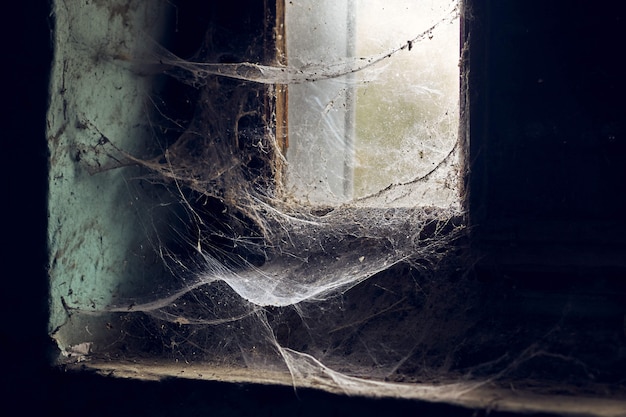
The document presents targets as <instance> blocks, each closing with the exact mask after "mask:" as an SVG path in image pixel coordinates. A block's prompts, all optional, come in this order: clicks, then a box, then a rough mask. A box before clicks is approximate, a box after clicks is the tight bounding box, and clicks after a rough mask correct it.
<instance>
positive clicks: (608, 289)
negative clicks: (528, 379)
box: [0, 0, 626, 416]
mask: <svg viewBox="0 0 626 417" xmlns="http://www.w3.org/2000/svg"><path fill="white" fill-rule="evenodd" d="M238 1H241V3H242V5H241V7H245V2H246V1H245V0H238ZM232 3H234V2H232ZM467 3H468V6H469V10H470V11H471V13H470V16H469V17H468V20H467V22H466V28H467V30H469V33H470V68H471V71H470V80H469V81H470V97H469V99H470V111H471V117H470V139H471V143H470V155H469V164H468V166H469V168H470V175H469V177H468V186H469V191H470V194H469V209H470V219H471V224H472V231H473V232H472V233H473V235H472V248H473V251H474V254H475V255H476V257H477V263H476V266H475V267H474V269H473V271H471V273H469V274H468V275H467V276H468V278H467V279H472V280H474V281H475V282H476V283H477V284H476V285H482V286H484V287H485V288H488V289H492V288H495V287H506V288H509V289H510V290H511V291H514V292H513V293H514V294H516V296H515V298H514V302H511V303H508V302H503V303H502V304H501V308H502V309H503V310H502V315H503V316H504V315H506V317H507V320H511V322H519V323H527V322H528V321H529V320H530V321H531V322H532V321H533V320H537V319H538V318H537V317H546V316H555V317H557V316H558V315H559V314H561V311H562V310H561V307H562V302H563V301H562V300H563V299H567V300H568V303H569V305H570V306H573V307H572V308H574V309H575V310H576V311H577V314H578V317H580V318H581V323H582V322H583V321H584V323H586V324H585V326H586V327H585V331H584V332H583V331H581V332H580V333H577V332H576V328H572V331H571V340H570V341H569V342H568V343H571V346H580V345H582V344H584V345H585V346H586V347H587V350H588V352H587V354H588V355H591V356H593V355H595V356H596V358H597V362H598V364H599V365H598V366H601V365H602V363H606V364H611V367H612V368H613V370H614V375H617V376H614V380H613V383H614V384H621V385H624V384H625V381H624V379H621V380H620V379H619V377H618V375H624V372H623V371H624V370H625V369H626V347H625V345H626V322H625V321H626V278H625V277H626V238H625V236H626V235H625V233H624V232H625V231H626V221H625V218H624V213H626V196H625V194H626V193H625V191H626V187H625V182H624V181H625V178H626V175H625V174H626V131H625V130H626V126H625V123H626V101H625V100H624V93H626V91H625V90H626V79H625V78H624V76H623V67H622V66H621V65H620V61H621V56H622V55H623V30H624V26H625V25H624V14H623V12H622V11H621V7H620V6H621V2H619V1H594V2H590V1H586V0H569V1H564V0H559V1H557V0H554V1H539V0H485V1H481V0H472V1H470V0H468V1H467ZM11 7H13V9H9V13H8V14H7V16H8V17H9V18H10V20H11V21H13V22H16V24H15V25H14V26H10V25H5V26H4V27H3V31H5V36H4V39H5V40H6V42H5V47H6V48H8V51H6V55H5V57H6V59H5V61H4V62H5V64H4V69H5V70H8V74H9V78H8V80H7V81H8V83H7V84H8V85H9V91H8V92H5V94H4V97H5V113H4V114H5V115H7V116H8V117H3V119H6V120H5V122H4V123H3V125H4V128H5V134H4V135H3V137H2V152H3V155H4V161H5V163H3V164H2V169H3V175H2V178H3V181H4V182H3V184H4V187H3V188H4V198H3V202H4V204H3V205H4V207H5V208H8V213H7V212H6V211H5V213H7V214H5V222H6V225H5V233H4V239H3V241H4V243H3V249H4V250H3V251H2V252H3V259H4V260H5V269H4V273H3V282H4V285H5V286H4V288H3V291H2V294H3V299H4V300H3V303H2V307H3V309H4V310H5V311H4V314H3V316H4V323H3V325H2V328H1V329H0V345H1V346H2V348H3V350H5V354H4V355H3V357H4V364H3V366H4V370H3V371H2V372H0V374H1V375H2V380H3V387H4V390H3V394H4V398H6V401H7V403H8V404H15V405H16V406H17V407H19V408H18V410H20V411H22V412H27V411H30V409H31V408H33V409H34V408H35V407H37V408H41V407H43V408H45V410H46V412H47V413H49V414H51V415H112V414H115V415H133V416H140V415H152V416H154V415H166V414H177V415H183V414H198V413H201V412H202V413H204V414H209V413H210V414H211V415H267V416H269V415H344V414H346V415H347V414H350V415H357V414H360V415H382V414H390V411H391V412H394V414H396V415H409V414H415V413H416V412H420V411H421V412H424V413H426V414H429V413H430V414H433V415H434V414H437V415H451V413H455V414H459V415H461V414H462V415H472V413H473V412H474V410H466V409H462V408H458V407H448V406H443V405H429V404H423V403H418V402H412V401H392V400H384V401H381V400H378V401H376V400H367V399H359V398H344V397H337V396H333V395H329V394H324V393H318V392H311V391H307V390H301V391H299V392H298V395H297V396H296V395H295V394H294V392H293V390H292V389H290V388H278V387H260V386H254V385H231V384H219V383H199V382H190V381H179V380H168V381H164V382H160V383H157V382H138V381H127V380H118V379H113V378H106V377H100V376H95V375H90V374H86V373H84V374H74V373H66V372H64V371H63V370H60V369H52V368H51V367H50V365H49V363H50V354H51V353H52V352H53V351H54V350H53V347H52V346H51V343H50V341H49V340H48V337H47V334H46V333H47V332H46V322H47V299H46V297H47V291H48V284H47V277H46V269H45V265H46V261H47V259H46V240H45V238H46V192H47V188H46V187H47V185H46V184H47V179H46V174H47V151H46V146H47V144H46V138H45V113H46V107H47V95H48V90H47V85H48V76H49V70H50V62H51V56H52V52H51V44H50V32H51V30H53V28H52V26H51V20H50V18H49V14H50V7H49V5H47V4H46V2H38V3H37V5H33V4H30V3H29V4H27V3H26V2H22V3H19V5H18V3H14V4H12V6H11ZM231 10H232V8H231ZM7 107H8V108H9V109H10V110H9V113H6V109H7ZM7 162H8V163H7ZM7 249H8V250H7ZM495 320H498V318H497V317H496V318H495ZM496 327H497V326H496ZM590 329H592V330H590ZM560 372H562V374H560V375H557V378H561V379H563V380H566V379H567V378H568V377H569V373H568V372H567V371H566V370H562V369H561V370H560ZM622 378H623V377H622ZM492 414H496V415H505V413H496V412H493V413H492Z"/></svg>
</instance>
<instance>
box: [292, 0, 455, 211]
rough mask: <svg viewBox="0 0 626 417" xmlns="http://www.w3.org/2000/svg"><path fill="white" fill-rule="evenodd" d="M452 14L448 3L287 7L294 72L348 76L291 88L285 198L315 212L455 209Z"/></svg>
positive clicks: (408, 0)
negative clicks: (318, 206)
mask: <svg viewBox="0 0 626 417" xmlns="http://www.w3.org/2000/svg"><path fill="white" fill-rule="evenodd" d="M454 6H455V2H453V3H450V1H448V0H424V1H414V0H395V1H385V0H377V1H348V2H335V1H331V0H325V1H317V0H316V1H313V0H309V1H298V2H287V4H286V5H285V25H286V44H287V53H286V61H287V62H288V64H289V66H290V67H296V68H301V69H303V70H307V69H308V68H312V67H316V68H317V67H319V66H320V65H321V67H322V68H328V71H329V72H331V71H337V69H338V68H339V69H341V68H343V70H344V72H345V73H347V74H346V75H343V76H341V77H333V78H330V79H324V80H317V81H314V82H309V83H302V84H296V85H290V86H289V98H288V103H289V104H288V120H289V123H288V126H289V128H288V136H289V146H288V149H287V160H288V162H289V166H288V170H287V172H288V175H287V188H288V191H289V192H290V193H292V194H293V195H294V196H295V197H296V198H298V199H302V200H306V201H310V202H313V203H345V202H349V201H353V200H358V201H359V202H361V203H363V204H368V205H369V204H371V205H396V206H416V205H436V206H451V205H454V204H455V203H456V202H457V200H458V191H457V185H456V181H455V179H456V176H457V175H456V163H455V162H456V157H457V155H456V153H455V152H454V150H455V145H456V142H457V136H458V134H457V131H458V121H459V110H458V107H459V66H458V62H459V30H460V29H459V20H458V19H454V16H455V14H456V11H455V10H454ZM313 11H314V12H313ZM431 29H432V30H431ZM400 48H401V49H400ZM377 60H379V61H378V62H377V63H375V64H374V65H368V63H369V62H373V61H377ZM363 67H365V68H363ZM331 68H332V69H331ZM361 68H363V69H361Z"/></svg>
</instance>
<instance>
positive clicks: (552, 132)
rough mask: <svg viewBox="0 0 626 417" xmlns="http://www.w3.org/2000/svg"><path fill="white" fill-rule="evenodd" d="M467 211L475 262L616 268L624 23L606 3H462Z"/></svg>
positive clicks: (624, 168) (621, 248)
mask: <svg viewBox="0 0 626 417" xmlns="http://www.w3.org/2000/svg"><path fill="white" fill-rule="evenodd" d="M468 3H469V4H470V5H471V8H470V9H471V10H473V12H474V14H473V16H471V17H470V22H469V26H470V28H472V29H473V30H474V31H473V32H472V33H471V35H470V39H471V47H470V56H471V63H470V67H471V82H470V88H471V93H470V94H471V101H472V102H471V108H470V112H471V126H470V130H471V155H470V163H471V170H472V174H473V175H472V176H471V180H470V182H471V184H470V192H471V204H470V211H471V212H470V215H471V217H472V221H473V224H474V226H475V227H476V228H475V239H476V248H477V250H478V252H479V253H480V255H481V256H482V257H483V263H484V264H486V265H490V266H496V267H502V266H509V267H510V266H514V267H516V268H520V267H521V268H535V269H546V268H547V267H548V268H551V269H555V268H556V269H560V270H563V269H564V268H566V267H569V268H570V269H571V270H580V269H585V268H586V269H588V268H589V267H591V268H597V267H603V268H606V267H611V268H609V269H613V270H614V269H615V267H618V266H619V267H622V268H623V267H624V266H626V245H625V243H626V237H625V236H626V235H625V232H626V219H625V216H624V213H626V193H625V191H626V182H625V181H626V101H625V100H624V97H625V96H624V94H625V93H626V78H625V77H624V76H623V73H622V69H621V68H620V64H619V62H620V60H621V58H620V55H621V52H620V51H621V50H622V49H623V30H624V26H625V22H624V17H625V16H624V14H623V12H622V11H621V9H620V8H619V7H618V4H619V3H618V2H615V1H612V2H611V1H600V2H595V1H594V2H590V1H585V0H576V1H568V2H565V1H534V0H529V1H488V2H478V1H471V2H468Z"/></svg>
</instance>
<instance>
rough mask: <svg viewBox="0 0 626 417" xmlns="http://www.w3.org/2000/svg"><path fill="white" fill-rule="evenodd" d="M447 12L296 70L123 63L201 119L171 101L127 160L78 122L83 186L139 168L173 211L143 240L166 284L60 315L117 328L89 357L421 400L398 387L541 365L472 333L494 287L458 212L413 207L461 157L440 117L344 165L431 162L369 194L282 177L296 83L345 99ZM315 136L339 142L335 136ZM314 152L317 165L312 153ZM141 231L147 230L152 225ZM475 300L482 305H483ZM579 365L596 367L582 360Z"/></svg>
mask: <svg viewBox="0 0 626 417" xmlns="http://www.w3.org/2000/svg"><path fill="white" fill-rule="evenodd" d="M451 6H452V7H451V11H450V10H448V11H446V12H445V13H442V14H441V15H440V16H439V17H438V18H437V19H435V21H433V22H431V23H430V24H428V25H426V26H425V27H424V29H423V30H421V31H420V32H419V33H417V34H415V35H414V36H411V37H410V38H409V39H407V38H406V37H405V38H402V39H401V40H399V41H398V42H397V44H396V45H395V46H392V47H386V48H384V49H382V50H380V51H374V52H372V53H371V54H369V55H366V56H350V57H343V58H341V59H337V60H333V61H329V62H305V63H303V64H302V65H299V66H293V65H289V64H284V63H283V64H278V63H275V62H270V63H258V62H259V60H258V59H253V58H255V56H253V55H254V54H253V53H252V52H250V50H251V49H254V47H255V46H258V45H252V46H250V47H249V48H246V49H245V50H244V51H241V53H240V55H241V56H240V58H241V59H238V60H237V61H238V62H236V63H224V62H213V61H211V62H205V61H209V57H215V56H220V53H223V52H224V51H216V50H212V49H211V44H210V43H207V45H204V47H203V48H202V52H201V53H198V55H197V56H196V57H195V58H194V59H193V60H183V59H181V58H178V57H176V56H175V55H173V54H171V53H169V52H168V51H166V50H164V49H163V48H160V47H156V48H155V50H156V52H155V56H152V57H137V58H135V59H133V60H131V63H132V66H133V69H136V68H139V70H142V71H143V70H145V69H146V68H157V69H158V70H160V71H163V72H165V73H166V74H168V75H170V76H172V77H173V78H174V79H175V80H177V81H180V82H181V83H183V84H186V85H188V86H190V89H189V90H181V91H187V92H188V94H189V97H190V99H192V100H193V101H194V102H195V106H194V115H193V117H192V118H191V120H185V121H184V122H182V123H181V122H178V121H174V120H173V119H172V118H170V116H169V114H168V109H167V107H166V106H160V105H156V104H154V108H155V109H156V110H157V111H156V112H155V113H156V116H154V117H153V120H152V123H153V124H154V126H155V129H154V130H155V132H165V131H174V132H175V134H174V135H170V136H167V137H160V136H159V135H155V136H156V138H155V139H156V141H155V142H156V144H155V146H154V151H153V152H152V154H150V155H140V154H138V153H130V152H128V151H127V150H125V149H120V148H119V147H118V146H116V145H115V138H106V137H105V136H104V135H102V134H101V133H99V131H98V128H97V126H91V125H90V124H89V123H87V122H86V123H85V128H86V129H90V130H93V131H95V132H97V133H98V135H97V136H99V138H100V139H99V141H98V146H97V147H96V146H94V147H93V148H92V149H82V150H81V161H80V164H82V165H83V166H85V167H86V168H87V169H88V170H90V172H91V173H93V174H94V175H97V174H98V172H100V171H102V170H109V169H113V168H121V167H125V166H135V167H137V166H138V167H140V168H142V169H143V173H142V175H141V176H140V178H141V180H145V179H149V180H151V181H153V182H154V183H157V184H160V185H162V186H163V188H164V189H166V191H167V192H169V194H170V195H171V196H173V198H172V199H171V200H168V202H167V204H168V205H169V206H171V217H172V218H174V219H175V221H173V222H172V224H171V231H170V233H169V234H165V235H158V236H157V237H156V238H155V239H154V241H153V246H154V250H155V252H156V253H158V254H159V257H160V260H161V261H162V263H163V267H164V268H167V269H169V270H170V271H171V275H170V276H171V281H167V282H154V283H151V282H149V283H147V284H146V285H144V286H140V287H137V288H134V289H133V290H132V291H130V292H127V293H123V294H119V297H118V301H117V302H116V303H114V304H112V305H110V306H108V307H107V308H105V309H102V310H86V309H85V308H82V307H81V308H79V309H77V308H74V307H73V306H71V305H69V306H66V308H67V309H68V312H69V314H71V315H72V316H80V315H84V316H94V315H97V316H102V315H105V316H106V317H107V318H106V319H105V320H106V326H107V328H111V329H116V332H115V334H116V336H113V337H111V338H109V339H107V340H106V341H105V342H101V343H100V344H99V345H96V346H94V347H93V350H94V352H93V354H94V355H96V356H98V355H99V356H101V357H107V358H119V357H122V358H125V357H129V356H134V355H135V356H143V355H150V356H163V357H166V358H168V359H169V358H173V359H175V360H177V361H185V362H189V363H192V362H193V363H200V364H204V363H209V364H220V365H227V366H231V367H237V366H239V367H241V366H245V367H249V368H252V369H278V370H282V371H284V372H289V373H290V374H291V376H292V378H293V381H294V384H295V385H301V384H302V385H306V384H307V382H306V381H308V383H310V382H311V381H315V382H314V383H315V384H318V386H329V387H340V388H341V389H343V390H344V391H345V392H347V393H352V394H367V395H371V394H372V392H375V393H376V394H377V395H384V393H387V392H388V393H390V395H397V394H398V390H401V389H410V390H414V389H415V387H414V386H412V387H411V388H400V387H399V386H398V385H394V384H391V383H392V382H428V383H432V382H437V383H447V382H450V381H455V382H454V384H451V385H449V386H448V388H446V389H448V390H453V391H454V392H457V393H459V394H460V393H462V392H464V391H466V390H467V389H471V387H473V386H475V385H474V384H473V383H472V384H465V383H459V381H463V380H469V379H471V377H476V378H483V380H484V377H489V378H498V377H500V376H502V375H504V373H511V374H514V373H516V372H520V373H521V374H523V372H524V371H520V370H519V369H520V368H521V365H522V364H523V363H526V362H529V361H537V360H539V361H540V360H541V359H542V358H545V357H547V356H549V354H548V353H547V352H548V350H543V348H541V349H540V348H539V347H536V346H535V347H532V346H531V348H529V347H528V345H527V343H526V342H525V340H528V339H529V338H519V339H517V338H516V337H515V336H516V335H518V334H522V333H523V332H527V331H528V330H525V329H518V330H515V331H511V329H510V328H508V327H507V326H508V323H507V322H506V320H505V321H503V322H502V323H501V324H499V326H501V328H496V329H491V328H490V329H489V335H488V336H485V335H484V334H483V333H482V332H481V331H480V327H479V323H484V322H485V321H489V320H492V317H490V314H491V313H492V312H493V311H497V310H498V308H499V307H500V306H501V304H502V303H505V302H506V300H504V297H502V296H501V293H499V290H500V289H498V288H496V289H494V291H493V294H488V295H485V294H482V293H479V292H478V291H477V290H476V289H475V288H474V287H472V286H471V285H469V284H468V283H467V280H466V279H465V278H466V272H467V270H468V264H467V259H465V257H464V247H463V242H464V240H463V239H464V237H465V234H466V229H465V226H464V224H465V223H464V218H463V213H462V212H460V211H459V207H458V206H459V204H456V205H455V204H447V205H439V206H436V205H434V206H430V205H425V204H421V201H423V200H421V197H422V196H424V195H426V194H428V193H433V192H434V193H435V194H437V193H442V192H447V193H450V192H454V193H458V190H457V187H456V184H458V177H459V176H460V175H462V173H461V172H460V170H459V168H458V164H457V163H456V161H457V158H458V153H459V152H461V151H462V149H460V148H461V146H460V145H459V143H458V141H457V134H456V131H455V128H454V125H453V124H451V123H450V119H451V118H454V117H456V116H451V115H450V113H448V112H446V111H445V110H444V112H443V113H442V114H436V115H433V116H432V117H430V118H428V119H427V122H426V123H423V124H421V125H420V126H418V127H415V126H413V125H411V126H409V127H408V128H407V131H409V132H410V135H409V136H416V137H418V138H419V139H424V140H425V139H426V138H428V140H429V141H428V142H427V143H426V144H422V143H421V142H418V143H417V144H415V143H413V142H411V143H409V144H408V145H405V144H403V143H400V144H398V146H397V147H393V148H392V147H388V149H382V150H381V149H380V148H376V149H375V151H373V152H370V153H372V154H374V155H375V156H376V157H375V158H369V159H368V158H358V157H355V158H354V160H355V161H357V162H351V164H348V167H349V168H350V169H353V170H354V172H352V173H351V174H350V175H356V174H355V173H357V172H358V170H359V169H361V168H364V166H366V165H370V164H374V162H376V161H375V160H376V159H380V158H378V157H379V155H378V154H376V152H379V153H380V152H381V151H386V152H390V153H394V152H395V153H394V159H397V160H401V162H402V163H406V164H408V165H411V164H412V163H413V162H416V164H417V160H418V159H421V158H422V156H424V157H425V158H426V159H427V160H428V164H427V165H424V166H425V168H424V169H420V170H418V169H416V170H415V171H409V174H407V175H405V176H404V177H402V178H397V179H395V180H393V181H391V182H380V183H375V184H376V188H374V189H372V188H371V187H369V185H368V186H365V185H363V186H362V187H361V188H362V190H364V191H362V192H355V193H354V194H352V195H351V194H350V193H345V194H344V195H342V196H341V197H340V196H338V195H337V194H338V192H337V191H336V190H335V189H333V186H332V184H331V183H330V182H328V183H326V184H325V185H320V186H319V187H326V188H325V189H328V190H330V192H329V193H321V194H319V193H317V192H316V191H315V190H314V189H313V187H314V186H316V185H315V184H313V185H311V184H310V183H306V182H305V183H303V184H304V186H303V187H304V191H303V188H298V187H299V186H300V185H298V184H300V183H299V182H298V181H291V182H289V181H290V178H293V177H294V176H296V175H303V172H304V173H306V171H300V172H297V174H294V171H293V170H291V171H290V169H291V168H293V166H294V165H296V163H295V162H294V159H290V157H289V152H290V151H292V150H293V149H294V147H295V145H294V144H291V145H290V147H286V145H285V143H284V141H283V139H284V138H281V137H279V135H277V134H276V132H277V130H278V129H277V126H276V125H277V124H278V123H279V122H280V120H279V119H278V116H277V106H278V104H277V102H278V96H279V92H280V90H281V88H283V87H284V86H287V88H289V87H294V86H302V85H304V86H311V91H314V90H315V89H316V88H317V87H318V86H319V85H320V83H329V84H331V85H335V86H336V87H337V90H336V91H337V94H338V95H340V94H344V95H345V94H346V92H347V91H356V90H355V89H358V88H359V87H360V86H362V85H368V84H375V82H376V81H377V80H378V79H379V78H380V77H381V75H380V74H381V73H382V72H383V71H384V69H385V68H386V67H387V65H391V64H389V62H391V60H394V59H396V58H397V57H399V56H402V55H403V54H414V53H417V52H419V50H420V48H423V47H425V46H424V45H425V44H427V43H428V42H429V41H430V40H431V38H437V36H439V32H438V31H439V29H440V28H442V27H443V26H445V25H447V24H449V23H450V22H453V21H456V19H458V15H459V10H458V6H457V5H456V2H453V3H452V5H451ZM207 38H208V39H210V37H209V36H207ZM229 52H230V51H229ZM217 61H219V60H217ZM408 87H411V88H412V90H413V92H417V94H418V96H420V97H426V99H427V100H432V101H433V102H434V101H437V100H439V99H440V97H441V96H443V95H444V94H443V93H441V92H440V91H439V90H438V89H436V88H434V87H433V86H431V85H426V84H424V85H408V86H407V90H408V89H409V88H408ZM370 91H373V90H370ZM313 97H317V98H319V97H321V95H314V96H313ZM411 97H413V96H411ZM344 98H345V97H344ZM319 101H320V102H319V103H316V105H317V106H318V107H317V113H316V114H317V115H319V114H332V113H333V112H334V111H335V110H336V109H337V108H339V107H341V106H340V105H339V103H340V102H341V100H339V99H335V97H331V98H330V99H327V100H319ZM156 102H157V100H152V103H156ZM346 102H347V101H346ZM457 104H458V103H455V105H457ZM313 107H314V108H315V106H313ZM373 113H376V111H374V112H373ZM455 114H456V113H455ZM368 117H369V116H368ZM410 117H412V114H409V118H410ZM357 118H358V116H357ZM320 120H322V122H324V123H326V122H327V119H323V118H322V119H320ZM326 124H327V125H328V126H330V127H331V131H332V128H333V124H332V123H330V122H328V123H326ZM437 126H439V127H440V126H444V128H443V129H436V128H435V127H437ZM290 128H291V127H290ZM292 133H293V132H292ZM318 134H319V130H316V129H312V130H311V131H310V132H309V133H306V131H305V136H306V138H307V140H308V141H309V142H308V143H309V144H312V146H314V145H315V143H316V142H319V141H322V140H327V139H328V138H327V137H324V138H322V139H320V138H318V137H316V135H318ZM163 136H166V135H165V134H164V135H163ZM379 136H380V135H379ZM337 138H338V139H334V138H333V137H331V138H330V139H328V142H329V147H328V149H331V150H334V149H345V148H346V142H347V141H345V140H344V139H345V135H337ZM385 143H386V142H385ZM370 145H371V146H372V147H375V143H374V144H370ZM419 146H422V147H423V149H422V148H419ZM389 148H392V149H389ZM413 148H415V149H413ZM398 149H401V150H403V151H404V150H406V152H400V151H398ZM307 152H308V155H316V150H315V148H307ZM429 152H430V153H429ZM330 154H332V152H330ZM405 154H406V155H405ZM403 155H404V156H403ZM305 162H306V161H305ZM299 163H300V162H299ZM302 163H304V162H302ZM398 163H400V161H399V162H398ZM384 169H385V168H376V170H379V171H381V172H382V171H383V170H384ZM376 170H374V171H375V172H378V171H376ZM345 172H346V171H341V173H334V172H333V171H331V170H330V169H329V170H328V172H325V177H333V178H334V179H337V178H336V177H339V178H338V179H339V181H338V183H341V184H346V183H347V180H346V178H347V177H348V176H349V175H348V174H346V173H345ZM290 175H291V177H290ZM333 178H331V179H333ZM370 182H371V181H370ZM293 184H296V185H298V186H293ZM329 184H331V185H329ZM355 184H357V182H355ZM131 187H132V184H131ZM358 187H359V186H358V185H355V186H354V188H358ZM339 188H341V187H339ZM450 190H452V191H450ZM137 194H138V196H140V195H141V191H140V190H139V189H138V188H137ZM329 194H330V195H331V196H332V197H333V198H327V197H328V195H329ZM319 195H321V196H322V198H321V202H320V200H319V199H318V198H317V196H319ZM335 197H336V198H335ZM171 201H176V202H177V203H175V204H173V203H171ZM429 201H432V200H429ZM164 205H165V203H164ZM146 217H149V213H147V214H146ZM146 223H147V224H146V228H149V227H150V220H146ZM477 305H491V306H492V307H491V309H489V308H485V309H484V310H477V309H476V306H477ZM561 325H562V323H558V324H554V323H548V324H547V325H545V324H541V325H537V327H536V329H534V330H533V331H534V332H535V333H533V336H532V337H530V338H533V337H535V338H536V340H540V341H541V342H543V343H544V345H545V346H558V343H559V340H558V337H556V336H552V334H553V333H552V329H553V328H554V327H552V326H561ZM516 332H517V333H516ZM511 334H513V337H511V336H510V335H511ZM493 335H496V336H493ZM507 335H509V336H507ZM483 338H487V339H488V340H484V339H483ZM486 344H489V345H490V347H489V349H487V350H486V351H485V350H484V349H483V348H484V346H485V345H486ZM131 352H133V353H131ZM559 361H560V363H568V364H569V363H571V362H572V359H571V358H569V357H566V356H561V357H559ZM575 368H576V372H580V373H581V374H584V373H587V372H589V370H588V367H587V366H586V365H580V362H577V363H576V364H575ZM420 389H424V390H426V391H428V390H430V388H426V387H422V388H420ZM437 392H439V391H437V390H436V389H432V392H429V393H428V395H431V396H433V397H436V396H437Z"/></svg>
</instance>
